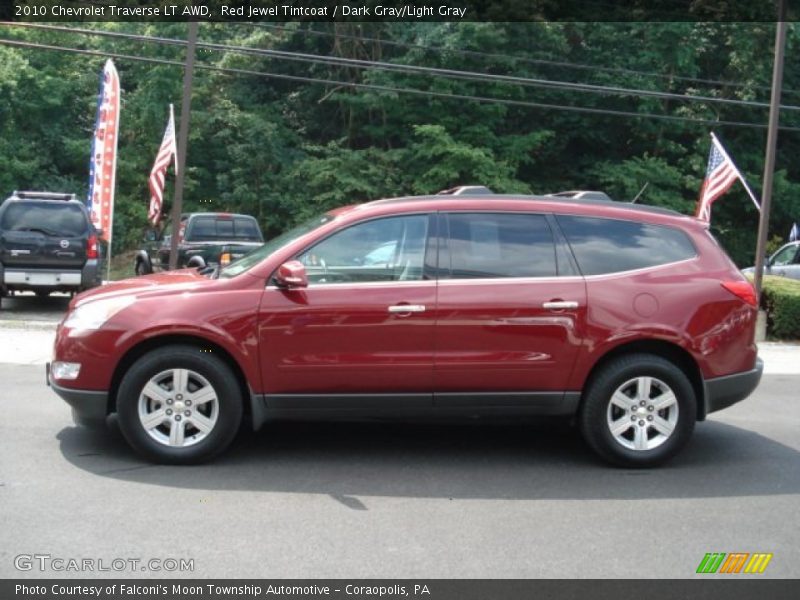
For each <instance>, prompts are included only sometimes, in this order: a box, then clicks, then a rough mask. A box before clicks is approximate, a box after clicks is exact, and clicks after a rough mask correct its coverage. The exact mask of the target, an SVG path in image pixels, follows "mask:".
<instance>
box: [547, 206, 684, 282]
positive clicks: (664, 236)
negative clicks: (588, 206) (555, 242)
mask: <svg viewBox="0 0 800 600" xmlns="http://www.w3.org/2000/svg"><path fill="white" fill-rule="evenodd" d="M557 218H558V223H559V225H560V226H561V228H562V229H563V230H564V233H565V234H566V236H567V240H568V241H569V244H570V246H571V247H572V251H573V252H574V253H575V257H576V258H577V259H578V266H579V267H580V269H581V271H582V272H583V274H584V275H601V274H603V273H618V272H620V271H630V270H633V269H642V268H645V267H653V266H656V265H664V264H667V263H671V262H676V261H679V260H685V259H687V258H692V257H693V256H695V255H696V254H697V252H696V250H695V248H694V246H693V245H692V242H691V241H690V240H689V238H688V237H687V236H686V234H685V233H683V232H682V231H679V230H678V229H674V228H672V227H664V226H661V225H648V224H645V223H636V222H634V221H620V220H616V219H598V218H594V217H573V216H566V215H559V216H558V217H557Z"/></svg>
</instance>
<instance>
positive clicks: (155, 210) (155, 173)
mask: <svg viewBox="0 0 800 600" xmlns="http://www.w3.org/2000/svg"><path fill="white" fill-rule="evenodd" d="M173 160H174V161H175V173H176V174H177V173H178V148H177V145H176V143H175V114H174V112H173V109H172V105H171V104H170V105H169V121H168V122H167V129H166V131H164V138H163V139H162V140H161V148H159V149H158V154H157V155H156V161H155V162H154V163H153V168H152V169H151V171H150V181H149V185H150V210H149V211H148V213H147V218H148V219H150V222H151V223H152V224H153V225H158V221H159V220H160V219H161V207H162V206H163V204H164V178H165V177H166V174H167V169H168V168H169V163H171V162H172V161H173Z"/></svg>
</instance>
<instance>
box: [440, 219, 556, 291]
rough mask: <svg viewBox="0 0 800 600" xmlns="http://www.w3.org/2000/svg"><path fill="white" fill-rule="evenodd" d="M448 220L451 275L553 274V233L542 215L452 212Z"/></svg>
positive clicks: (509, 275) (456, 276)
mask: <svg viewBox="0 0 800 600" xmlns="http://www.w3.org/2000/svg"><path fill="white" fill-rule="evenodd" d="M449 221H450V240H449V250H450V268H451V277H453V278H455V279H472V278H485V277H547V276H553V275H555V274H556V258H555V246H554V244H553V234H552V233H551V231H550V227H549V226H548V225H547V221H546V219H545V217H544V216H543V215H528V214H499V213H498V214H494V213H469V214H466V213H455V214H451V215H450V216H449Z"/></svg>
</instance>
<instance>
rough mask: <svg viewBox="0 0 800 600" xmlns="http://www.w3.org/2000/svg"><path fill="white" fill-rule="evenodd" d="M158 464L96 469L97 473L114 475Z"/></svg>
mask: <svg viewBox="0 0 800 600" xmlns="http://www.w3.org/2000/svg"><path fill="white" fill-rule="evenodd" d="M156 466H158V465H136V466H135V467H119V468H117V469H108V470H106V471H95V472H94V474H95V475H112V474H114V473H125V472H126V471H138V470H140V469H152V468H153V467H156Z"/></svg>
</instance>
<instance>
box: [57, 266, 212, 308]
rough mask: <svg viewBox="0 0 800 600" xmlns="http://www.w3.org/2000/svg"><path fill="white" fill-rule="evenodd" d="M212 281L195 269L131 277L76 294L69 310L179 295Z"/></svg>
mask: <svg viewBox="0 0 800 600" xmlns="http://www.w3.org/2000/svg"><path fill="white" fill-rule="evenodd" d="M214 281H215V280H211V279H209V278H208V277H205V276H204V275H201V274H200V273H198V272H197V270H196V269H179V270H177V271H165V272H163V273H154V274H152V275H143V276H140V277H131V278H130V279H123V280H121V281H114V282H112V283H107V284H106V285H102V286H100V287H96V288H93V289H91V290H87V291H85V292H83V293H81V294H78V295H77V296H75V297H74V298H73V299H72V301H71V302H70V303H69V308H70V310H72V309H74V308H76V307H78V306H80V305H81V304H85V303H86V302H93V301H94V300H103V299H106V298H114V297H117V296H127V295H133V296H150V295H157V294H167V295H171V294H179V293H182V292H187V291H190V290H194V289H197V288H198V287H203V286H206V285H209V284H213V283H214Z"/></svg>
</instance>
